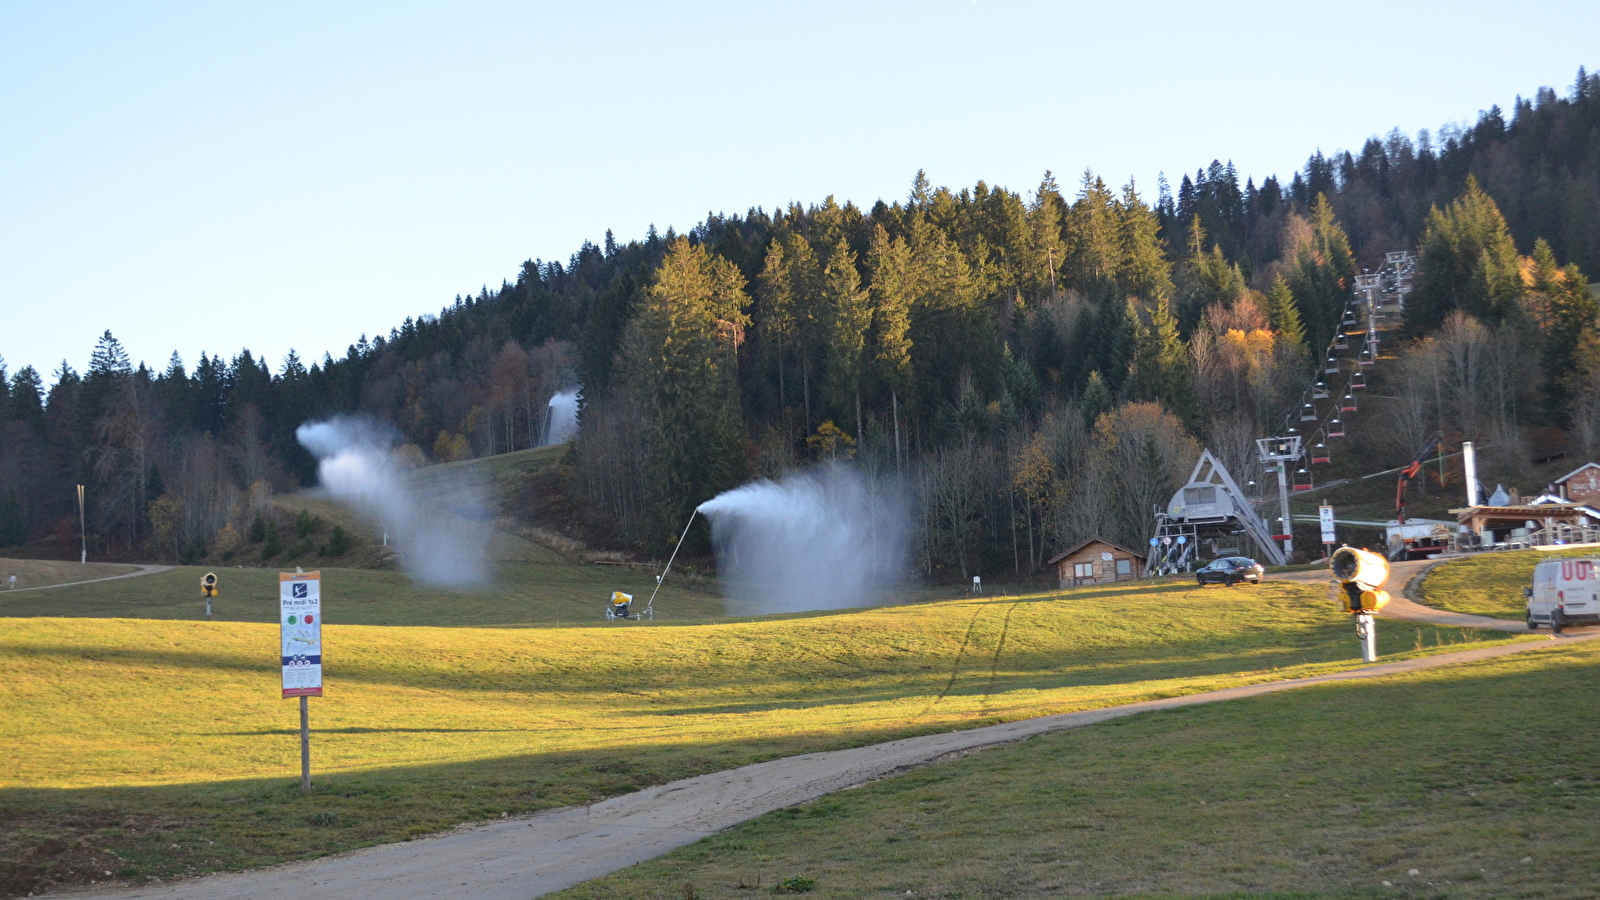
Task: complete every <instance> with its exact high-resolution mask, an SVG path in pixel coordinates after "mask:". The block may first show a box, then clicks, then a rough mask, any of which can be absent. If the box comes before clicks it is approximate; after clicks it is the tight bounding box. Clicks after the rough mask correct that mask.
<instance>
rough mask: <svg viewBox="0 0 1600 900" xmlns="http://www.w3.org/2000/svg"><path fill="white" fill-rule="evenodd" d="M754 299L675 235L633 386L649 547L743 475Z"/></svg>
mask: <svg viewBox="0 0 1600 900" xmlns="http://www.w3.org/2000/svg"><path fill="white" fill-rule="evenodd" d="M749 304H750V298H749V297H748V296H747V295H746V294H745V292H744V276H743V275H741V274H740V273H739V270H738V268H737V267H735V266H734V265H733V264H732V263H730V262H728V261H727V260H725V259H722V258H721V257H719V256H716V255H714V254H711V253H709V252H708V251H707V250H706V249H705V248H704V247H703V246H698V245H695V244H691V243H690V242H689V240H688V239H687V238H683V237H679V238H677V239H676V240H674V241H673V242H672V244H671V245H670V246H669V248H668V251H667V255H666V257H665V258H664V259H662V261H661V265H660V266H659V267H658V268H657V269H656V273H655V280H654V283H653V284H651V286H650V289H649V291H648V292H647V293H646V297H645V302H644V307H643V309H641V310H640V314H639V326H640V333H641V339H642V350H643V354H642V356H643V358H642V359H640V360H639V361H638V364H639V366H640V371H639V376H640V377H639V381H638V389H639V391H640V393H641V400H642V401H643V405H644V406H645V408H646V409H647V410H648V411H649V412H648V414H649V416H650V420H651V421H650V440H649V455H650V461H649V470H650V478H649V480H648V481H647V484H648V485H649V487H650V490H651V497H650V515H649V525H650V534H651V544H652V546H653V547H654V548H657V549H660V548H663V547H665V546H667V545H669V544H670V543H671V542H672V541H673V540H675V539H676V537H677V529H678V528H680V527H681V526H682V523H683V522H684V521H685V520H686V519H688V518H689V514H690V513H691V512H692V511H693V510H694V508H695V507H696V506H698V505H699V504H701V503H703V502H705V501H706V500H709V499H711V498H712V497H714V496H716V495H717V494H719V493H721V492H722V491H725V490H727V489H729V488H732V487H734V486H736V485H737V484H738V483H739V482H740V481H742V480H743V478H744V475H745V454H744V438H745V429H744V421H743V417H742V414H741V409H740V399H739V383H738V348H739V344H740V343H741V342H742V341H743V338H744V329H745V327H746V326H747V325H748V324H749V322H750V320H749V317H748V316H747V315H746V310H747V309H748V307H749Z"/></svg>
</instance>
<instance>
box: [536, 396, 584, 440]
mask: <svg viewBox="0 0 1600 900" xmlns="http://www.w3.org/2000/svg"><path fill="white" fill-rule="evenodd" d="M577 434H578V392H577V391H561V392H560V393H558V394H556V395H555V396H554V397H551V398H550V423H549V425H547V426H546V427H545V431H544V444H542V445H541V446H549V445H550V444H564V443H566V442H567V441H570V440H572V439H573V438H574V437H576V436H577Z"/></svg>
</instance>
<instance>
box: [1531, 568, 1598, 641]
mask: <svg viewBox="0 0 1600 900" xmlns="http://www.w3.org/2000/svg"><path fill="white" fill-rule="evenodd" d="M1597 562H1600V560H1594V559H1547V560H1545V561H1544V562H1542V563H1539V564H1538V565H1536V566H1534V567H1533V586H1532V587H1526V588H1523V589H1522V596H1524V597H1526V598H1527V599H1528V630H1529V631H1532V630H1533V629H1535V628H1538V627H1539V626H1540V625H1549V626H1550V630H1551V631H1553V632H1555V633H1556V634H1560V633H1561V629H1563V628H1565V627H1567V626H1568V625H1596V624H1600V566H1597V565H1596V563H1597Z"/></svg>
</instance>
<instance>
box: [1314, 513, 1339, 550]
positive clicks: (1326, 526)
mask: <svg viewBox="0 0 1600 900" xmlns="http://www.w3.org/2000/svg"><path fill="white" fill-rule="evenodd" d="M1317 519H1318V520H1319V521H1321V523H1322V542H1323V543H1324V544H1334V543H1338V537H1337V536H1336V535H1335V534H1334V530H1333V507H1331V506H1319V507H1317Z"/></svg>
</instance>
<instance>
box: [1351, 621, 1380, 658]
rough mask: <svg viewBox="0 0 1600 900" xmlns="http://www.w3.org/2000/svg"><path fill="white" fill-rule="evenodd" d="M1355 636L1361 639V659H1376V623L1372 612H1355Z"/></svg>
mask: <svg viewBox="0 0 1600 900" xmlns="http://www.w3.org/2000/svg"><path fill="white" fill-rule="evenodd" d="M1356 638H1357V639H1358V640H1360V641H1361V661H1362V662H1377V661H1378V623H1377V622H1375V621H1373V618H1372V613H1356Z"/></svg>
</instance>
